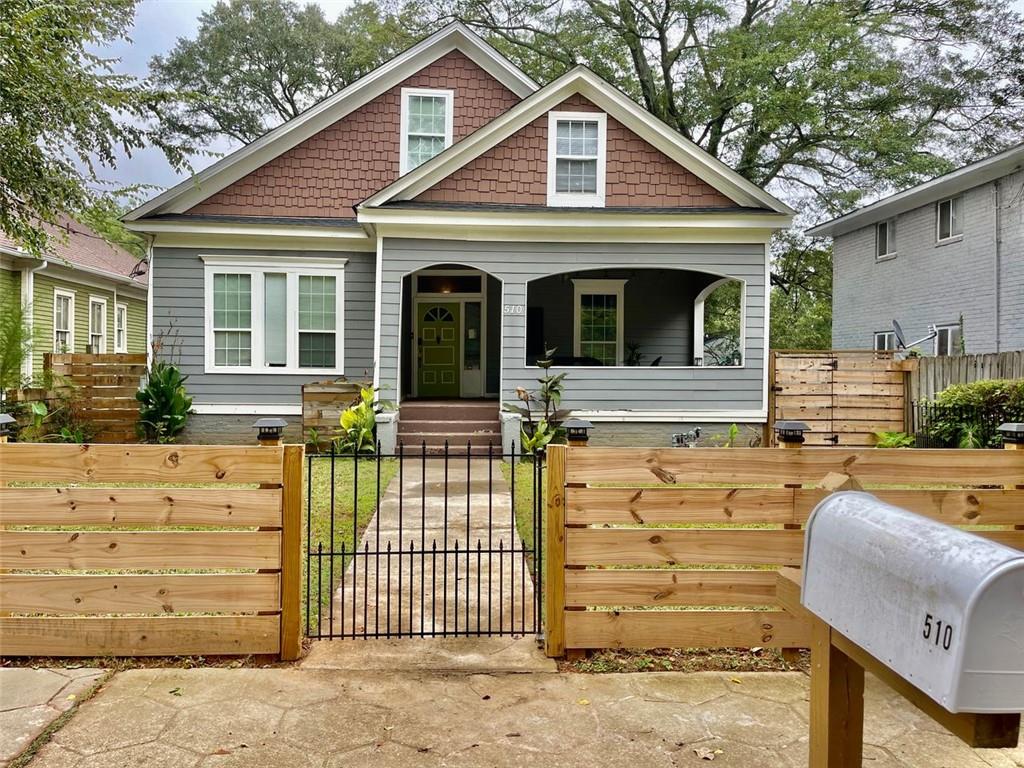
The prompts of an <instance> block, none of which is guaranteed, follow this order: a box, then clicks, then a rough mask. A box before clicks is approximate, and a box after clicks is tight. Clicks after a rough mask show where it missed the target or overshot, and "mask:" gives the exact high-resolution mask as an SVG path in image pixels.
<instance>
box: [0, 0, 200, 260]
mask: <svg viewBox="0 0 1024 768" xmlns="http://www.w3.org/2000/svg"><path fill="white" fill-rule="evenodd" d="M134 11H135V0H60V1H59V2H56V1H54V0H49V1H47V0H3V2H0V105H2V108H0V229H2V230H3V231H4V232H6V233H7V234H8V235H10V236H11V237H12V238H14V239H15V240H16V241H17V242H18V243H20V244H21V245H22V246H23V247H24V248H25V249H26V250H27V251H29V252H30V253H33V254H35V255H37V256H39V255H42V254H43V253H44V252H45V250H46V244H47V240H48V235H47V232H46V230H45V229H44V227H43V226H41V222H49V223H55V222H56V221H57V218H58V216H59V214H61V213H67V214H69V215H71V216H77V215H80V214H81V212H82V211H83V210H84V209H86V208H87V207H89V205H90V203H91V202H92V200H93V199H94V197H95V195H94V193H93V191H92V189H94V188H96V187H97V186H99V185H101V184H102V180H101V179H100V177H99V173H100V171H101V169H103V168H107V169H109V168H113V167H115V165H116V161H117V157H118V152H121V153H123V154H126V155H129V156H130V155H131V154H132V152H134V151H136V150H138V149H141V148H142V147H145V146H156V147H158V148H160V149H162V150H163V152H164V154H165V155H166V157H167V159H168V161H169V162H170V163H171V165H172V166H173V167H174V168H176V169H180V168H184V167H185V166H186V156H187V155H186V151H187V148H184V147H182V146H181V145H180V144H179V143H178V142H177V141H174V140H168V139H167V138H166V137H165V135H164V134H163V132H162V131H161V130H160V129H159V126H158V125H157V123H156V121H157V120H159V118H160V115H161V113H162V111H163V109H164V107H165V105H166V104H167V102H168V99H169V95H168V94H167V93H165V92H163V91H160V90H158V89H155V88H152V87H150V86H149V85H148V84H146V83H143V82H140V81H139V80H137V79H136V78H134V77H130V76H128V75H123V74H117V73H115V72H114V65H115V64H116V62H114V61H111V60H108V59H104V58H102V57H100V56H97V55H96V54H95V53H93V52H92V51H95V50H97V49H99V48H102V47H103V46H105V45H109V44H110V43H112V42H114V41H116V40H118V39H121V38H124V37H125V36H126V34H127V31H128V28H129V27H130V25H131V23H132V19H133V17H134ZM83 169H84V170H83Z"/></svg>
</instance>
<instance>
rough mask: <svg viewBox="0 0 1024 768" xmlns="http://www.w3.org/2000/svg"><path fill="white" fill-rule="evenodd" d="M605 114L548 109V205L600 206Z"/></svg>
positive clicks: (602, 203)
mask: <svg viewBox="0 0 1024 768" xmlns="http://www.w3.org/2000/svg"><path fill="white" fill-rule="evenodd" d="M606 128H607V118H606V116H605V115H604V114H602V113H597V112H549V113H548V205H564V206H579V207H592V208H600V207H603V206H604V197H605V195H604V187H605V146H606Z"/></svg>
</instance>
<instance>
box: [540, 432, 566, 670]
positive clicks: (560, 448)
mask: <svg viewBox="0 0 1024 768" xmlns="http://www.w3.org/2000/svg"><path fill="white" fill-rule="evenodd" d="M566 451H567V449H566V447H565V446H564V445H549V446H548V449H547V463H548V491H547V508H548V510H547V512H548V515H547V524H546V528H545V540H546V541H547V552H546V553H545V565H546V568H545V573H544V652H545V654H546V655H547V656H549V657H551V658H555V657H559V656H564V655H565V458H566Z"/></svg>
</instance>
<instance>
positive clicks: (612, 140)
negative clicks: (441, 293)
mask: <svg viewBox="0 0 1024 768" xmlns="http://www.w3.org/2000/svg"><path fill="white" fill-rule="evenodd" d="M553 111H577V112H579V111H584V112H600V111H602V110H600V109H599V108H598V107H597V106H595V105H594V104H593V103H592V102H590V101H589V100H587V99H586V98H584V97H583V96H580V95H579V94H576V95H574V96H570V97H569V98H567V99H565V100H564V101H563V102H562V103H560V104H559V105H558V106H557V107H555V108H554V110H553ZM547 134H548V116H547V114H544V115H542V116H540V117H538V118H537V119H536V120H533V121H532V122H530V123H529V124H527V125H526V126H524V127H523V128H521V129H520V130H518V131H516V132H515V133H514V134H512V135H511V136H509V137H508V138H506V139H505V140H503V141H501V142H499V143H498V144H497V145H495V146H494V147H492V148H491V149H489V150H488V151H486V152H484V153H483V154H481V155H480V156H478V157H476V158H475V159H473V160H472V161H470V162H469V163H467V164H466V165H464V166H462V167H461V168H459V169H458V170H457V171H455V172H454V173H452V174H451V175H450V176H447V177H446V178H444V179H443V180H441V181H440V182H438V183H437V184H435V185H434V186H433V187H431V188H430V189H428V190H426V191H425V192H423V193H421V194H420V195H418V196H417V197H416V200H420V201H427V202H445V203H474V202H477V203H495V204H504V205H545V204H546V202H547V154H548V144H547ZM606 162H607V166H606V171H605V205H606V206H607V207H610V208H612V207H646V208H650V207H658V208H691V207H699V208H735V207H738V206H737V205H736V203H735V202H733V201H732V200H731V199H729V198H728V197H726V196H725V195H723V194H722V193H721V192H719V191H718V190H716V189H714V188H713V187H712V186H711V185H709V184H707V183H706V182H704V181H702V180H701V179H699V178H698V177H697V176H695V175H694V174H693V173H691V172H690V171H688V170H687V169H685V168H683V167H682V166H680V165H678V164H677V163H676V162H674V161H673V160H671V159H670V158H669V157H667V156H666V155H665V154H664V153H663V152H661V151H660V150H658V149H656V148H655V147H653V146H651V145H650V144H648V143H647V142H646V141H644V140H643V139H641V138H640V137H639V136H637V135H636V133H634V132H633V131H631V130H630V129H628V128H626V127H625V126H624V125H622V124H621V123H620V122H618V121H617V120H615V119H614V118H612V117H611V116H609V117H608V137H607V147H606Z"/></svg>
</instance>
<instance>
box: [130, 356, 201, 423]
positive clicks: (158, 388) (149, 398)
mask: <svg viewBox="0 0 1024 768" xmlns="http://www.w3.org/2000/svg"><path fill="white" fill-rule="evenodd" d="M186 381H188V376H182V374H181V371H179V370H178V368H177V366H175V365H173V364H171V363H165V362H163V361H161V360H155V361H153V365H152V366H151V367H150V369H149V375H148V377H147V380H146V386H145V387H143V388H142V389H140V390H139V391H138V392H136V393H135V399H136V400H138V401H139V426H140V427H141V430H142V432H144V433H145V435H146V437H147V438H148V439H149V440H152V441H156V442H158V443H173V442H174V441H175V439H176V437H175V436H176V435H177V434H178V433H179V432H181V430H183V429H184V428H185V424H186V423H187V422H188V414H189V410H190V409H191V408H192V398H191V397H189V396H188V394H187V393H186V391H185V382H186Z"/></svg>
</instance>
